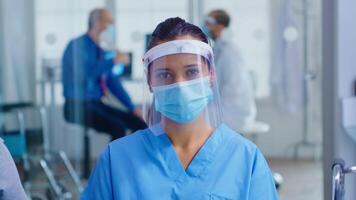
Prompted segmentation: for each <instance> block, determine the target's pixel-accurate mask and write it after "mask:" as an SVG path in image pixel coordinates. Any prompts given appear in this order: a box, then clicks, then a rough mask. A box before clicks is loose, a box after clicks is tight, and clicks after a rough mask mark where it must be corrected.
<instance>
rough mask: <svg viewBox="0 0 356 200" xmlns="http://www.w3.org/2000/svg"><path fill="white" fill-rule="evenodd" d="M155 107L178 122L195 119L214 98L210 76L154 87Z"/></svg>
mask: <svg viewBox="0 0 356 200" xmlns="http://www.w3.org/2000/svg"><path fill="white" fill-rule="evenodd" d="M153 93H154V97H155V102H154V103H155V108H156V111H157V112H160V113H161V114H162V115H164V116H165V117H167V118H169V119H171V120H173V121H175V122H177V123H189V122H192V121H194V120H195V119H196V118H197V117H198V116H199V115H200V114H201V113H202V112H203V110H204V109H205V107H206V106H207V105H208V103H209V102H210V101H211V100H212V99H213V91H212V89H211V87H210V84H209V78H208V77H205V78H199V79H195V80H192V81H186V82H181V83H175V84H171V85H165V86H159V87H154V88H153Z"/></svg>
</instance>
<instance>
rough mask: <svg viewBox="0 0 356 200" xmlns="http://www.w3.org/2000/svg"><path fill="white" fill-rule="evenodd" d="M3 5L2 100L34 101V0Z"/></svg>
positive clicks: (4, 0) (10, 0)
mask: <svg viewBox="0 0 356 200" xmlns="http://www.w3.org/2000/svg"><path fill="white" fill-rule="evenodd" d="M0 4H1V10H0V15H1V19H0V20H1V21H2V22H1V23H0V25H1V26H2V34H1V37H2V40H1V43H0V48H1V49H2V51H1V54H2V55H1V58H2V60H1V65H2V70H1V74H0V76H1V79H2V82H1V87H2V89H3V92H4V96H3V97H4V99H3V100H4V101H5V102H18V101H33V100H34V95H33V94H34V89H35V88H34V78H33V77H34V73H33V71H34V62H35V61H34V52H33V50H34V49H35V44H34V28H33V27H34V19H33V10H34V7H33V1H32V0H2V1H0ZM14 19H15V20H14ZM14 21H15V23H14Z"/></svg>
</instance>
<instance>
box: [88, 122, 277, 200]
mask: <svg viewBox="0 0 356 200" xmlns="http://www.w3.org/2000/svg"><path fill="white" fill-rule="evenodd" d="M81 199H105V200H110V199H125V200H126V199H152V200H157V199H184V200H186V199H194V200H196V199H238V200H244V199H246V200H247V199H248V200H261V199H263V200H274V199H278V197H277V192H276V188H275V184H274V181H273V179H272V176H271V172H270V169H269V167H268V165H267V162H266V160H265V159H264V157H263V155H262V154H261V152H260V151H259V150H258V148H257V147H256V146H255V145H254V144H252V143H251V142H250V141H248V140H247V139H245V138H244V137H242V136H240V135H239V134H237V133H236V132H234V131H233V130H231V129H230V128H228V127H227V126H225V125H221V126H219V127H218V128H217V129H216V130H215V132H214V133H213V134H212V135H211V136H210V137H209V139H208V140H207V141H206V142H205V144H204V145H203V146H202V148H201V149H200V150H199V152H198V153H197V155H196V156H195V157H194V159H193V160H192V162H191V163H190V165H189V166H188V168H187V170H185V169H184V167H183V165H182V164H181V163H180V160H179V158H178V156H177V154H176V152H175V150H174V148H173V146H172V143H171V142H170V140H169V138H168V137H167V135H166V134H161V135H155V134H153V132H151V131H150V130H149V129H146V130H142V131H138V132H136V133H134V134H132V135H129V136H126V137H124V138H121V139H118V140H115V141H114V142H112V143H110V144H109V145H108V146H107V147H106V148H105V150H104V151H103V152H102V154H101V156H100V159H99V160H98V162H97V166H96V167H95V169H94V171H93V173H92V175H91V177H90V179H89V182H88V185H87V187H86V188H85V190H84V192H83V194H82V197H81Z"/></svg>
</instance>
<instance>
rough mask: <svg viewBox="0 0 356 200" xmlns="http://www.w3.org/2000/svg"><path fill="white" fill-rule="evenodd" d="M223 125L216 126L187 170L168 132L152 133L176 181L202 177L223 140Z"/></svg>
mask: <svg viewBox="0 0 356 200" xmlns="http://www.w3.org/2000/svg"><path fill="white" fill-rule="evenodd" d="M219 129H221V126H219V127H218V128H216V129H215V130H214V132H213V133H212V134H211V135H210V136H209V138H208V139H207V141H206V142H205V143H204V144H203V146H202V147H201V148H200V150H199V151H198V153H197V154H196V155H195V156H194V158H193V160H192V161H191V163H190V164H189V166H188V168H187V169H186V170H185V169H184V167H183V165H182V163H181V161H180V159H179V157H178V155H177V153H176V151H175V149H174V147H173V144H172V142H171V141H170V139H169V138H168V136H167V134H159V135H155V134H154V133H152V132H151V133H152V136H153V137H150V138H152V139H153V140H154V141H152V142H153V143H154V144H156V145H155V146H156V147H157V148H158V151H159V152H160V154H161V155H162V158H163V161H164V165H166V166H167V168H168V173H169V174H170V175H171V177H172V178H173V179H174V180H175V181H178V182H180V181H186V180H187V179H189V178H193V177H201V176H203V175H204V174H205V172H206V169H207V168H208V167H209V165H210V164H212V162H213V160H214V158H215V155H216V154H217V150H218V147H219V146H220V144H221V142H222V138H223V135H222V131H219Z"/></svg>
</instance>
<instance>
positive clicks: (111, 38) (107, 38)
mask: <svg viewBox="0 0 356 200" xmlns="http://www.w3.org/2000/svg"><path fill="white" fill-rule="evenodd" d="M115 36H116V31H115V27H114V25H112V24H110V25H108V27H107V28H106V29H105V30H104V31H103V32H101V33H100V36H99V40H100V46H101V48H103V49H105V50H113V49H115Z"/></svg>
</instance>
